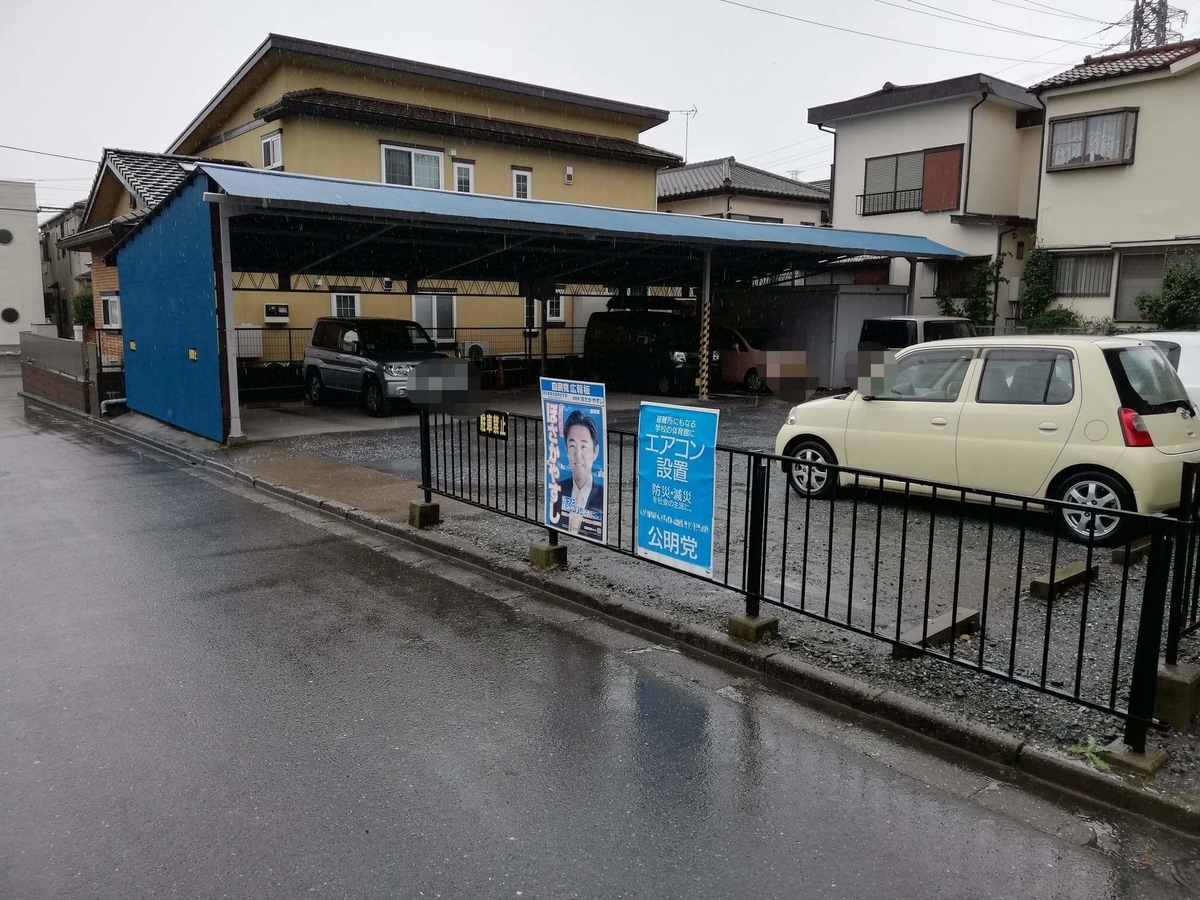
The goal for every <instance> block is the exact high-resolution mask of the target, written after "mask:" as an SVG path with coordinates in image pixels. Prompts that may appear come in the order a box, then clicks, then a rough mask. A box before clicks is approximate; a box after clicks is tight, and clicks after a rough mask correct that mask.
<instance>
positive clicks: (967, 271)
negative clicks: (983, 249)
mask: <svg viewBox="0 0 1200 900" xmlns="http://www.w3.org/2000/svg"><path fill="white" fill-rule="evenodd" d="M987 264H988V258H987V257H986V256H982V257H974V258H972V259H956V260H953V261H945V260H944V261H941V262H939V263H938V264H937V293H938V294H939V295H945V296H947V297H953V298H959V297H965V296H966V295H967V293H968V292H969V290H970V287H971V283H972V282H973V281H974V280H975V273H976V272H978V271H979V268H980V266H986V265H987Z"/></svg>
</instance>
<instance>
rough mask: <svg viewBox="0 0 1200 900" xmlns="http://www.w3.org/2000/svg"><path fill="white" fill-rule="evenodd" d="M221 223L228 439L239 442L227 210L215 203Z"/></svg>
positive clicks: (239, 408) (239, 428)
mask: <svg viewBox="0 0 1200 900" xmlns="http://www.w3.org/2000/svg"><path fill="white" fill-rule="evenodd" d="M218 208H219V210H220V213H219V219H220V223H221V228H220V231H221V294H222V296H221V302H222V304H223V306H224V312H225V372H226V376H227V383H228V384H229V438H228V442H229V443H230V444H241V443H244V442H245V440H246V436H245V435H244V434H242V407H241V402H240V400H239V398H238V394H239V391H238V371H237V359H238V354H237V348H238V345H237V326H236V324H235V322H236V319H235V318H234V314H233V265H232V262H231V257H230V252H229V209H228V207H227V206H226V205H225V204H224V203H220V204H218Z"/></svg>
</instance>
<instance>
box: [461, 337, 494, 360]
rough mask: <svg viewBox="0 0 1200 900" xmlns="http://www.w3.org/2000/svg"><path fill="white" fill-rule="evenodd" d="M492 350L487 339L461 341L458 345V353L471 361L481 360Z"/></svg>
mask: <svg viewBox="0 0 1200 900" xmlns="http://www.w3.org/2000/svg"><path fill="white" fill-rule="evenodd" d="M490 350H491V347H490V346H489V345H488V342H487V341H461V342H459V345H458V355H459V356H461V357H463V358H464V359H469V360H471V362H479V361H480V360H481V359H483V358H484V357H485V356H487V355H488V354H489V351H490Z"/></svg>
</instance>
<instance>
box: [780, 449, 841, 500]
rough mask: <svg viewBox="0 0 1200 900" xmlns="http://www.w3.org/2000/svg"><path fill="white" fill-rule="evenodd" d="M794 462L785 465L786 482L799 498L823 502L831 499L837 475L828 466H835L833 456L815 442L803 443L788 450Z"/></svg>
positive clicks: (835, 462)
mask: <svg viewBox="0 0 1200 900" xmlns="http://www.w3.org/2000/svg"><path fill="white" fill-rule="evenodd" d="M787 452H788V455H789V456H790V457H791V458H792V459H793V460H794V462H791V463H787V464H786V466H787V475H788V482H789V483H790V484H791V486H792V490H794V491H795V492H796V493H797V494H799V495H800V496H801V497H806V498H812V499H817V500H823V499H826V498H828V497H832V496H833V493H834V491H835V490H836V489H837V474H836V473H835V472H832V471H830V469H829V468H827V467H828V466H836V465H837V461H836V459H835V458H834V457H833V454H832V453H831V452H830V451H829V450H828V449H827V448H826V447H824V446H823V445H821V444H819V443H818V442H816V441H804V442H803V443H801V444H798V445H796V446H795V447H793V448H791V449H789V450H788V451H787Z"/></svg>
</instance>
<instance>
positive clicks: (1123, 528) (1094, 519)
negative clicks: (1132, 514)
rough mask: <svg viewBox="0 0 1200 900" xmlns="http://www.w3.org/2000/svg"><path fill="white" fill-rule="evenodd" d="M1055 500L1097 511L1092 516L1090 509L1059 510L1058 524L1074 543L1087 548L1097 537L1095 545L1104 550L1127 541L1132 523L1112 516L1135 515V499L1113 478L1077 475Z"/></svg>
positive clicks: (1066, 482)
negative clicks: (1085, 545) (1117, 513)
mask: <svg viewBox="0 0 1200 900" xmlns="http://www.w3.org/2000/svg"><path fill="white" fill-rule="evenodd" d="M1055 499H1056V500H1062V501H1065V502H1067V503H1077V504H1080V505H1081V506H1086V507H1094V508H1095V512H1092V511H1091V510H1090V509H1073V508H1067V507H1059V509H1058V519H1059V522H1060V523H1061V524H1062V527H1063V530H1064V531H1065V532H1066V534H1067V536H1068V537H1069V538H1071V540H1073V541H1076V542H1078V543H1081V544H1086V543H1087V542H1088V541H1089V540H1091V539H1092V538H1093V537H1094V538H1095V541H1096V543H1097V544H1100V545H1103V546H1112V545H1114V544H1119V543H1121V542H1122V541H1123V540H1125V535H1126V534H1127V533H1128V532H1129V525H1130V523H1129V519H1128V518H1127V517H1125V516H1121V515H1115V514H1113V512H1114V511H1116V512H1120V511H1121V510H1125V511H1133V510H1134V503H1133V498H1132V497H1130V496H1129V491H1127V490H1126V489H1125V487H1124V486H1123V485H1122V484H1121V483H1120V482H1119V481H1117V480H1116V479H1115V478H1113V477H1112V476H1110V475H1105V474H1104V473H1103V472H1079V473H1076V474H1075V475H1072V476H1071V477H1070V478H1068V479H1067V480H1066V481H1064V482H1063V483H1062V484H1061V485H1059V487H1058V491H1057V492H1056V496H1055ZM1106 512H1107V515H1106Z"/></svg>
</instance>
